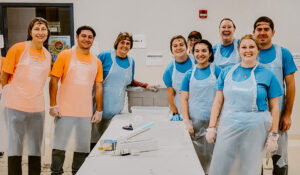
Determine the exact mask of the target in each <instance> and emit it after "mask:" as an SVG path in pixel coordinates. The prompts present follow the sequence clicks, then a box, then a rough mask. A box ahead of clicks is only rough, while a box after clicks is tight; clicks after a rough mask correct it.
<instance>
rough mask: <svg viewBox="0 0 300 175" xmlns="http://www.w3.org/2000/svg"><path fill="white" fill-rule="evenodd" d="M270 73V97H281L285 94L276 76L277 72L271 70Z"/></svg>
mask: <svg viewBox="0 0 300 175" xmlns="http://www.w3.org/2000/svg"><path fill="white" fill-rule="evenodd" d="M269 72H270V73H269V75H270V85H269V89H268V98H274V97H279V96H282V95H283V91H282V89H281V87H280V84H279V81H278V79H277V78H276V76H275V74H274V73H273V72H271V71H269Z"/></svg>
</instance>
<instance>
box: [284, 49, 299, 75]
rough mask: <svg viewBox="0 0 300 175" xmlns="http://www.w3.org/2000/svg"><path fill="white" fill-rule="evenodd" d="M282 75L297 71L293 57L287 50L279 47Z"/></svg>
mask: <svg viewBox="0 0 300 175" xmlns="http://www.w3.org/2000/svg"><path fill="white" fill-rule="evenodd" d="M281 51H282V67H283V75H284V76H287V75H289V74H292V73H294V72H296V71H297V67H296V64H295V62H294V59H293V56H292V54H291V52H290V51H289V50H287V49H286V48H283V47H281Z"/></svg>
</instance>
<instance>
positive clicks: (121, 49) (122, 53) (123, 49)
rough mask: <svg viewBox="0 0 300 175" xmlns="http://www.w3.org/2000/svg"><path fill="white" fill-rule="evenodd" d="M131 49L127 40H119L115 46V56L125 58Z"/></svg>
mask: <svg viewBox="0 0 300 175" xmlns="http://www.w3.org/2000/svg"><path fill="white" fill-rule="evenodd" d="M130 47H131V42H130V39H129V38H125V39H124V40H121V41H120V42H119V44H118V46H117V51H116V52H117V56H119V57H122V58H125V57H126V55H127V53H128V52H129V50H130Z"/></svg>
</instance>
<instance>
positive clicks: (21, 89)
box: [0, 17, 156, 175]
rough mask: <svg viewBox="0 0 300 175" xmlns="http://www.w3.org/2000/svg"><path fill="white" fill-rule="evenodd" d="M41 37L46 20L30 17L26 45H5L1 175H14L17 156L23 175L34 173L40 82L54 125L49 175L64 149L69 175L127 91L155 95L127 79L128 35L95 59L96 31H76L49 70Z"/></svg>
mask: <svg viewBox="0 0 300 175" xmlns="http://www.w3.org/2000/svg"><path fill="white" fill-rule="evenodd" d="M49 35H50V31H49V27H48V23H47V21H46V20H45V19H43V18H40V17H36V18H34V19H33V20H32V21H31V22H30V24H29V27H28V36H27V41H24V42H20V43H17V44H15V45H13V46H12V47H11V48H10V49H9V51H8V52H7V55H6V58H5V59H4V63H3V71H2V75H1V82H2V87H3V92H2V99H1V105H0V109H2V110H1V112H2V113H3V114H4V115H1V119H0V125H1V126H0V127H1V132H0V135H1V137H0V138H1V142H0V151H5V153H6V154H7V156H8V174H9V175H20V174H22V155H23V154H26V155H28V174H29V175H37V174H40V172H41V155H42V154H43V148H44V147H43V146H44V144H43V143H44V121H45V100H44V87H45V83H46V80H47V78H48V76H50V77H51V79H50V83H49V96H50V109H49V113H50V115H51V116H52V117H54V122H55V125H54V134H53V139H52V140H53V141H52V163H51V174H53V175H59V174H62V173H63V172H64V171H63V164H64V160H65V151H66V150H68V151H73V152H74V154H73V161H72V174H76V172H77V171H78V170H79V168H80V166H81V165H82V163H83V162H84V160H85V158H86V157H87V156H88V153H89V152H90V150H91V149H92V148H93V147H94V146H95V143H96V142H97V141H98V139H99V138H100V137H101V135H102V134H103V133H104V131H105V130H106V128H107V127H108V125H109V123H110V121H111V119H112V118H113V116H114V115H116V114H118V113H120V112H121V111H122V109H123V106H124V101H125V92H126V91H125V89H126V87H127V86H128V85H132V86H141V87H144V88H146V89H149V90H152V91H155V90H156V87H155V86H152V85H149V84H147V83H142V82H139V81H136V80H134V67H135V64H134V60H133V58H131V57H129V56H128V55H127V54H128V52H129V51H130V49H131V48H132V46H133V38H132V35H131V34H129V33H127V32H124V33H120V34H119V35H118V37H117V39H116V41H115V43H114V50H111V51H104V52H102V53H100V54H99V55H98V58H97V57H96V56H94V55H93V54H92V53H91V52H90V48H91V46H92V44H93V41H94V39H95V37H96V32H95V31H94V29H93V28H92V27H90V26H81V27H79V28H78V29H77V30H76V40H77V44H76V45H75V46H74V47H72V48H71V49H67V50H64V51H62V52H61V53H59V55H58V57H57V59H56V62H55V63H54V64H53V68H52V69H51V64H52V63H51V60H52V59H51V55H50V53H49V52H48V51H47V49H46V48H45V47H44V45H45V44H46V43H47V40H48V38H49ZM59 82H60V83H59ZM3 128H5V129H3Z"/></svg>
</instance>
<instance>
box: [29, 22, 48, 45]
mask: <svg viewBox="0 0 300 175" xmlns="http://www.w3.org/2000/svg"><path fill="white" fill-rule="evenodd" d="M30 36H31V37H32V41H34V42H38V43H44V42H45V41H46V40H47V37H48V28H47V26H46V25H45V24H44V23H41V22H35V23H34V25H33V27H32V29H31V32H30Z"/></svg>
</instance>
